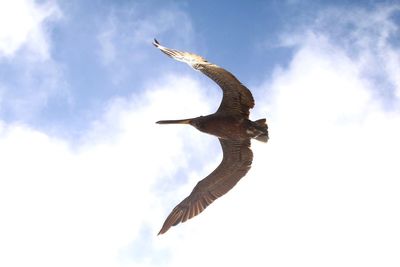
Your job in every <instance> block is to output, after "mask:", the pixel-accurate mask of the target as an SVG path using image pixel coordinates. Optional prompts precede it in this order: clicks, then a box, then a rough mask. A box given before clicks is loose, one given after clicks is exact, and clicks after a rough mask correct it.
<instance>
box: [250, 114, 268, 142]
mask: <svg viewBox="0 0 400 267" xmlns="http://www.w3.org/2000/svg"><path fill="white" fill-rule="evenodd" d="M253 126H254V128H256V130H257V132H259V134H258V135H257V136H256V137H254V139H256V140H258V141H261V142H264V143H266V142H268V139H269V136H268V124H267V120H266V119H259V120H256V121H255V122H254V125H253Z"/></svg>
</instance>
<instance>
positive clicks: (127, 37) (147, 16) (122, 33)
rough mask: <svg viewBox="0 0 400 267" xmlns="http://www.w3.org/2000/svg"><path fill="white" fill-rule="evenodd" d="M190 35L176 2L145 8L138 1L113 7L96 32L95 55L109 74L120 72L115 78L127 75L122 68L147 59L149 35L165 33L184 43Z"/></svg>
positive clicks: (142, 62) (149, 58) (175, 40)
mask: <svg viewBox="0 0 400 267" xmlns="http://www.w3.org/2000/svg"><path fill="white" fill-rule="evenodd" d="M193 35H194V33H193V29H192V22H191V20H190V18H189V17H188V15H187V14H186V13H185V12H183V11H182V10H180V9H179V8H178V7H176V6H173V5H171V6H165V7H163V8H159V9H156V10H155V9H154V8H152V9H150V10H146V8H144V7H143V6H142V5H133V6H131V7H129V8H128V9H126V8H124V7H115V8H113V9H112V10H111V11H110V12H109V15H108V18H107V21H106V23H104V25H103V26H102V28H101V30H100V32H99V34H98V41H99V56H100V58H101V59H102V63H103V64H104V65H105V66H108V67H110V69H112V70H113V75H119V76H120V77H119V78H118V77H116V81H118V80H120V79H123V76H124V75H128V72H127V71H126V69H132V67H134V66H136V65H138V64H141V65H144V64H146V62H148V61H150V60H151V57H150V56H149V53H147V51H149V50H150V49H151V46H149V44H150V43H151V41H152V40H153V38H155V37H158V38H162V37H163V36H167V38H168V40H170V41H171V42H174V43H181V44H188V43H190V42H191V41H192V39H193ZM132 65H133V66H132ZM115 68H117V69H118V71H115ZM121 76H122V77H121Z"/></svg>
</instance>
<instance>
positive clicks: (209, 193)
mask: <svg viewBox="0 0 400 267" xmlns="http://www.w3.org/2000/svg"><path fill="white" fill-rule="evenodd" d="M153 45H154V46H155V47H156V48H158V49H159V50H161V52H163V53H164V54H166V55H167V56H169V57H171V58H173V59H175V60H177V61H181V62H184V63H186V64H188V65H189V66H190V67H192V68H193V69H194V70H197V71H200V72H202V73H203V74H205V75H206V76H208V77H209V78H210V79H211V80H213V81H214V82H215V83H216V84H217V85H219V87H220V88H221V89H222V93H223V97H222V100H221V103H220V105H219V107H218V109H217V111H216V112H215V113H213V114H210V115H206V116H199V117H195V118H189V119H180V120H160V121H157V122H156V123H158V124H189V125H191V126H193V127H195V128H196V129H197V130H199V131H201V132H204V133H207V134H211V135H213V136H216V137H218V140H219V142H220V144H221V147H222V161H221V163H220V164H219V165H218V167H217V168H216V169H215V170H214V171H213V172H211V173H210V174H209V175H208V176H207V177H205V178H204V179H202V180H200V181H199V182H198V183H197V184H196V186H195V187H194V188H193V190H192V192H191V193H190V195H189V196H187V197H186V198H185V199H184V200H182V202H180V203H179V204H178V205H177V206H176V207H175V208H174V209H173V210H172V211H171V213H170V214H169V215H168V217H167V218H166V220H165V222H164V224H163V225H162V227H161V230H160V231H159V233H158V235H160V234H164V233H165V232H167V231H168V230H169V229H170V228H171V227H172V226H176V225H177V224H179V223H183V222H185V221H187V220H189V219H191V218H193V217H195V216H197V215H198V214H199V213H201V212H202V211H203V210H204V209H205V208H206V207H207V206H209V205H210V204H211V203H212V202H214V200H216V199H217V198H219V197H221V196H223V195H224V194H226V193H227V192H228V191H229V190H231V189H232V188H233V187H234V186H235V185H236V184H237V182H238V181H239V180H240V179H241V178H243V177H244V176H245V175H246V174H247V172H248V171H249V169H250V167H251V164H252V161H253V152H252V150H251V148H250V145H251V141H250V140H251V139H255V140H258V141H261V142H264V143H266V142H267V141H268V139H269V135H268V125H267V123H266V119H265V118H264V119H259V120H256V121H251V120H250V119H249V114H250V111H249V110H250V109H251V108H253V107H254V98H253V96H252V94H251V92H250V90H249V89H248V88H247V87H246V86H244V85H243V84H242V83H241V82H240V81H239V80H238V79H237V78H236V77H235V76H234V75H233V74H232V73H230V72H229V71H227V70H225V69H223V68H221V67H219V66H218V65H215V64H213V63H211V62H208V61H207V60H206V59H204V58H203V57H201V56H199V55H196V54H193V53H189V52H182V51H178V50H175V49H170V48H167V47H165V46H162V45H161V44H160V43H159V42H158V41H157V39H154V41H153Z"/></svg>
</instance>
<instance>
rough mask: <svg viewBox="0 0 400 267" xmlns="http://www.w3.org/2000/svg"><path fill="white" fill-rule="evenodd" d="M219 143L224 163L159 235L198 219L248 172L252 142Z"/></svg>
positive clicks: (209, 176) (176, 211)
mask: <svg viewBox="0 0 400 267" xmlns="http://www.w3.org/2000/svg"><path fill="white" fill-rule="evenodd" d="M219 141H220V143H221V146H222V150H223V158H222V162H221V163H220V165H219V166H218V167H217V168H216V169H215V170H214V171H213V172H212V173H211V174H210V175H208V176H207V177H206V178H204V179H203V180H201V181H200V182H198V183H197V185H196V186H195V187H194V189H193V191H192V193H191V194H190V195H189V196H188V197H186V198H185V199H184V200H183V201H182V202H181V203H179V204H178V205H177V206H176V207H175V208H174V209H173V210H172V212H171V213H170V214H169V216H168V217H167V219H166V220H165V222H164V225H163V226H162V228H161V230H160V232H159V233H158V234H163V233H165V232H166V231H168V229H169V228H171V226H175V225H177V224H179V223H181V222H185V221H187V220H188V219H191V218H193V217H194V216H196V215H198V214H199V213H200V212H202V211H203V210H204V209H205V208H206V207H207V206H208V205H210V204H211V203H212V202H213V201H214V200H216V199H217V198H219V197H221V196H222V195H224V194H225V193H227V192H228V191H229V190H231V189H232V187H234V186H235V185H236V183H237V182H238V181H239V180H240V179H241V178H242V177H243V176H245V175H246V173H247V172H248V171H249V169H250V167H251V163H252V161H253V153H252V151H251V149H250V139H249V140H244V141H233V140H225V139H221V138H219Z"/></svg>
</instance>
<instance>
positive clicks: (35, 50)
mask: <svg viewBox="0 0 400 267" xmlns="http://www.w3.org/2000/svg"><path fill="white" fill-rule="evenodd" d="M60 16H61V12H60V10H59V9H58V7H57V5H56V4H55V3H54V2H45V3H42V4H37V3H35V1H31V0H16V1H2V2H1V3H0V60H1V57H6V58H10V57H12V56H14V55H15V54H16V53H17V52H18V53H20V52H22V51H21V50H25V52H26V53H28V55H29V56H30V57H33V58H35V59H41V60H46V59H48V58H49V57H50V53H49V49H50V47H49V42H48V36H47V35H48V34H47V30H46V27H45V22H46V21H49V20H54V19H59V18H60ZM10 25H12V27H10Z"/></svg>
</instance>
